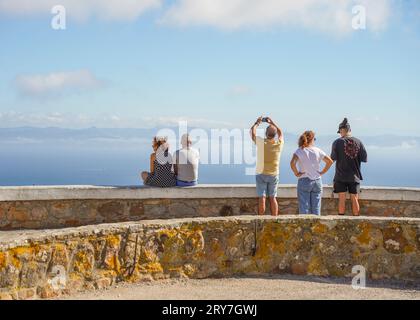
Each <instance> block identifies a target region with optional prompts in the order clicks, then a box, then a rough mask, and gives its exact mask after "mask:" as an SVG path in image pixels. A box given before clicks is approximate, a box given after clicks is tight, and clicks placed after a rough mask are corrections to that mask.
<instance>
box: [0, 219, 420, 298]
mask: <svg viewBox="0 0 420 320" xmlns="http://www.w3.org/2000/svg"><path fill="white" fill-rule="evenodd" d="M354 266H362V267H364V268H365V269H366V275H367V277H368V278H369V279H399V280H406V281H415V282H418V281H419V280H420V219H418V218H372V217H321V218H316V217H309V216H308V217H306V216H280V217H278V218H271V217H255V216H244V217H227V218H196V219H182V220H160V221H144V222H130V223H119V224H107V225H98V226H85V227H79V228H68V229H60V230H49V231H48V230H43V231H37V230H31V231H3V232H0V299H1V298H3V299H28V298H34V297H41V298H48V297H52V296H55V295H58V294H62V293H71V292H74V291H78V290H84V289H93V288H104V287H107V286H110V285H111V284H113V283H115V282H118V281H130V282H138V281H150V280H153V279H164V278H170V277H173V278H179V277H187V278H208V277H226V276H234V275H259V274H265V273H270V274H273V273H289V274H298V275H314V276H335V277H353V276H354V274H352V269H353V267H354ZM350 285H351V281H350V279H349V286H350Z"/></svg>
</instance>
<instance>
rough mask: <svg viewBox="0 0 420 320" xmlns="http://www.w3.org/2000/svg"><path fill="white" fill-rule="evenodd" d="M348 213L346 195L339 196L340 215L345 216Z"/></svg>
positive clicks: (343, 193) (340, 194)
mask: <svg viewBox="0 0 420 320" xmlns="http://www.w3.org/2000/svg"><path fill="white" fill-rule="evenodd" d="M345 213H346V193H345V192H342V193H339V194H338V214H340V215H344V214H345Z"/></svg>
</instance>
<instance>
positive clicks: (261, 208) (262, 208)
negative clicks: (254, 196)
mask: <svg viewBox="0 0 420 320" xmlns="http://www.w3.org/2000/svg"><path fill="white" fill-rule="evenodd" d="M264 213H265V197H261V198H259V199H258V214H259V215H260V216H262V215H263V214H264Z"/></svg>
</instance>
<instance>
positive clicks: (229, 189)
mask: <svg viewBox="0 0 420 320" xmlns="http://www.w3.org/2000/svg"><path fill="white" fill-rule="evenodd" d="M256 197H257V194H256V189H255V185H253V184H217V185H216V184H215V185H206V184H202V185H198V186H195V187H186V188H179V187H176V188H150V187H143V186H140V187H139V186H91V185H71V186H64V185H63V186H24V187H0V201H37V200H83V199H98V200H108V199H109V200H111V199H189V198H190V199H212V198H213V199H221V198H256ZM278 197H279V198H296V185H291V184H284V185H279V189H278ZM323 197H324V198H332V197H335V198H336V197H337V195H334V194H333V189H332V186H328V185H325V186H324V195H323ZM360 198H361V199H364V200H378V201H420V188H392V187H375V186H366V187H362V192H361V194H360Z"/></svg>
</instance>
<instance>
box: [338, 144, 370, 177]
mask: <svg viewBox="0 0 420 320" xmlns="http://www.w3.org/2000/svg"><path fill="white" fill-rule="evenodd" d="M331 158H332V159H333V160H334V161H336V170H335V177H334V181H339V182H360V180H363V177H362V172H361V170H360V166H361V163H362V162H367V152H366V149H365V146H364V145H363V143H362V142H361V141H360V140H359V139H356V138H353V137H345V138H339V139H337V140H335V141H334V143H333V145H332V151H331Z"/></svg>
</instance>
